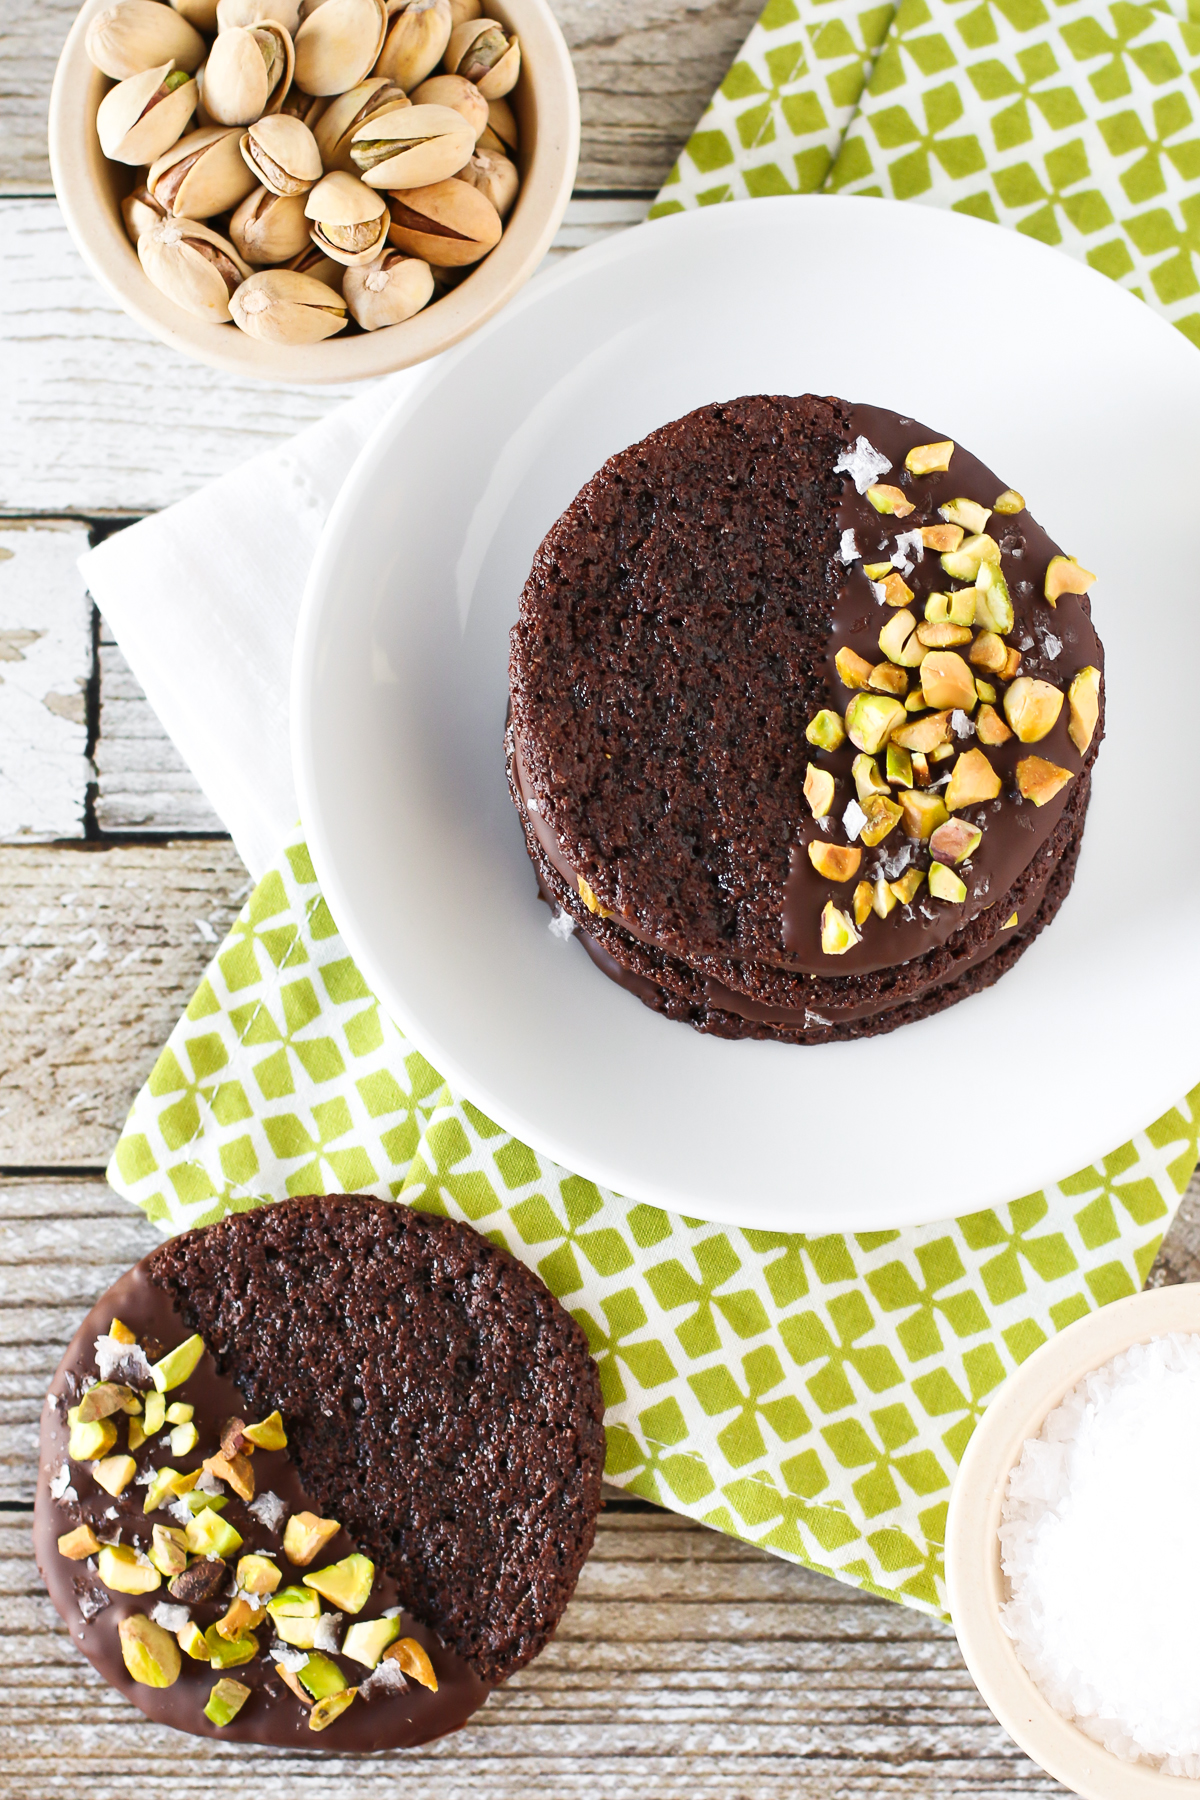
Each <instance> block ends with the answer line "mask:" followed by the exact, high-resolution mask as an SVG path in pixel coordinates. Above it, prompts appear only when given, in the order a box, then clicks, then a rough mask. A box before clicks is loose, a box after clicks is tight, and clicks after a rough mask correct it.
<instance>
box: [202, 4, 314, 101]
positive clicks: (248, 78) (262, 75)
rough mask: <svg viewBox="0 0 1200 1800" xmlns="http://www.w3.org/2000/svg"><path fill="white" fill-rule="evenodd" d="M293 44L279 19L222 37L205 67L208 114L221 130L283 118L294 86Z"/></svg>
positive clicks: (234, 28)
mask: <svg viewBox="0 0 1200 1800" xmlns="http://www.w3.org/2000/svg"><path fill="white" fill-rule="evenodd" d="M293 61H294V51H293V49H292V40H291V38H290V37H289V36H288V34H287V32H286V31H285V30H284V29H283V26H282V25H277V24H276V23H275V21H274V20H273V19H271V20H268V21H267V23H266V24H264V25H234V26H231V27H230V29H229V30H228V31H222V32H219V33H218V35H217V38H216V42H215V43H214V44H213V47H212V49H211V50H210V51H209V53H208V61H207V62H206V63H205V65H204V74H203V77H202V83H201V85H202V86H203V89H204V109H205V111H206V112H207V113H208V115H209V117H210V118H211V119H212V120H213V121H214V122H215V123H216V124H218V125H252V124H253V123H254V121H255V120H256V119H261V118H262V116H263V114H264V113H265V112H278V111H279V108H280V107H281V106H282V105H283V97H284V95H285V94H286V93H287V91H288V88H289V87H290V86H291V85H292V66H293Z"/></svg>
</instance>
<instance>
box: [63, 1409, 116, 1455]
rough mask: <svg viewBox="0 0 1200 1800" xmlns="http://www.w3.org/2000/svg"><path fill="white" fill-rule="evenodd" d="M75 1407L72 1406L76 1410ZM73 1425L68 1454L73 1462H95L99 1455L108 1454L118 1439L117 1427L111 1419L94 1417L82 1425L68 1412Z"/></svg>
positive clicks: (68, 1440)
mask: <svg viewBox="0 0 1200 1800" xmlns="http://www.w3.org/2000/svg"><path fill="white" fill-rule="evenodd" d="M74 1410H75V1408H74V1407H72V1408H71V1412H74ZM67 1418H68V1421H69V1422H70V1426H71V1434H70V1436H69V1437H68V1439H67V1455H68V1456H69V1457H70V1459H71V1461H72V1462H95V1461H96V1459H97V1457H100V1456H107V1455H108V1452H109V1451H110V1450H111V1449H112V1447H113V1445H114V1444H115V1443H116V1441H117V1428H116V1426H115V1425H114V1424H113V1422H112V1420H111V1419H93V1420H92V1422H91V1424H90V1425H80V1424H79V1423H77V1422H76V1421H75V1420H73V1419H72V1418H71V1413H68V1414H67Z"/></svg>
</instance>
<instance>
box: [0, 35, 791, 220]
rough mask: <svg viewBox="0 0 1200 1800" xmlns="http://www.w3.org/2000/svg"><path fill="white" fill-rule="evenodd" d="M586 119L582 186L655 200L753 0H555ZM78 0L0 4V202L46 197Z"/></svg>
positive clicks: (730, 52) (720, 76) (717, 79)
mask: <svg viewBox="0 0 1200 1800" xmlns="http://www.w3.org/2000/svg"><path fill="white" fill-rule="evenodd" d="M551 4H552V6H553V8H554V11H555V13H556V14H557V16H558V19H559V22H560V24H561V25H562V28H563V31H564V33H565V35H566V39H567V42H568V44H569V45H570V47H571V52H572V56H573V59H574V63H575V72H576V76H577V79H578V82H579V95H580V105H581V109H582V113H583V142H582V147H581V155H580V165H579V190H580V191H581V192H582V191H586V190H587V189H589V188H627V189H629V188H631V189H635V190H637V189H641V190H645V191H649V192H653V191H654V190H655V189H656V188H658V187H659V186H660V185H661V183H662V181H663V179H664V177H665V176H666V174H667V172H668V170H669V169H670V167H671V164H672V163H673V162H674V160H675V157H676V156H677V154H678V152H679V149H680V146H681V145H682V144H683V143H684V141H685V140H686V138H687V137H688V134H689V133H690V131H691V129H692V127H693V125H694V124H695V122H696V120H697V119H698V118H699V117H700V114H701V113H702V112H703V110H704V108H705V106H706V105H707V103H708V99H709V96H710V95H711V93H712V91H713V89H714V88H715V87H716V86H717V84H718V82H720V81H721V80H722V79H723V77H724V75H725V73H726V71H727V70H728V68H729V65H730V63H731V62H732V60H733V57H734V55H735V54H736V52H737V50H738V48H739V47H740V45H741V43H742V40H743V39H744V38H745V36H746V33H747V31H748V30H749V29H750V26H751V25H752V24H753V23H754V20H755V18H756V16H757V14H758V12H759V10H760V7H759V0H691V3H690V4H686V5H685V4H682V3H681V0H659V3H658V4H653V3H651V4H644V5H632V4H630V3H629V0H551ZM75 11H76V6H75V0H2V4H0V63H2V64H3V66H4V68H5V82H4V92H3V112H4V131H3V133H2V134H0V194H48V193H49V192H50V191H51V186H50V165H49V161H48V159H47V155H46V107H47V104H48V101H49V97H50V83H51V81H52V80H53V77H54V65H55V63H56V62H57V60H58V53H59V51H60V49H61V48H62V44H63V40H64V39H65V37H66V35H67V31H68V28H69V26H70V23H71V20H72V18H73V17H74V15H75Z"/></svg>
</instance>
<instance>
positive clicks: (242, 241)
mask: <svg viewBox="0 0 1200 1800" xmlns="http://www.w3.org/2000/svg"><path fill="white" fill-rule="evenodd" d="M486 3H487V7H488V13H487V14H485V11H484V3H483V0H87V4H85V6H84V7H83V9H82V10H81V12H80V13H79V15H78V17H77V18H76V20H75V23H74V25H73V26H72V28H71V32H70V35H69V36H68V38H67V41H66V44H65V46H64V48H63V52H62V55H61V57H60V59H59V64H58V69H57V72H56V74H55V78H54V89H53V93H52V95H51V101H50V162H51V168H52V171H53V175H54V186H55V191H56V193H57V195H58V199H59V203H60V205H61V207H62V211H63V215H64V217H65V219H66V223H67V227H68V229H69V231H70V233H71V236H72V238H73V239H74V241H75V244H76V247H77V248H78V249H79V251H80V253H81V254H82V256H83V258H84V260H85V261H86V262H87V264H88V265H89V267H90V268H91V270H92V272H93V274H95V275H96V276H97V277H98V278H99V279H100V281H102V282H103V283H104V285H105V286H106V287H107V288H108V289H109V290H110V291H111V292H112V293H113V295H114V296H115V297H116V299H117V300H118V301H119V302H120V304H121V305H122V306H123V307H124V309H125V311H126V312H127V313H129V314H131V316H132V317H134V318H135V319H137V320H139V321H140V322H141V324H143V325H144V326H145V327H146V328H147V329H148V330H149V331H151V332H152V333H153V334H154V336H155V337H157V338H160V339H161V340H162V341H163V342H164V343H166V344H169V345H171V346H172V347H173V348H175V349H178V350H181V351H183V352H184V353H185V354H186V355H188V356H191V357H194V358H196V359H197V360H198V361H200V362H205V363H210V364H212V365H214V366H215V367H218V368H224V369H231V370H235V371H237V372H238V373H242V374H250V375H255V376H258V377H260V378H262V379H264V380H271V381H293V382H331V381H339V382H341V381H354V380H358V379H361V378H363V377H367V376H373V375H381V374H384V373H387V372H388V371H390V370H393V369H402V368H407V367H409V366H410V365H411V364H413V363H418V362H423V361H425V360H426V359H427V358H428V357H431V356H435V355H436V354H437V353H438V352H439V351H441V350H445V349H448V348H449V346H450V345H451V344H455V343H457V342H458V341H459V340H460V339H461V338H464V337H466V336H467V335H468V334H469V333H470V332H472V331H474V330H476V329H477V328H478V327H479V326H480V325H482V324H483V322H484V320H485V319H488V318H490V317H491V315H492V314H493V313H495V312H496V311H497V310H498V309H499V308H500V307H501V306H503V305H504V304H505V302H506V301H508V300H509V299H511V297H512V296H513V294H515V293H516V291H517V289H518V288H520V287H521V285H522V284H523V283H524V282H525V281H526V280H528V278H529V276H530V275H532V274H533V272H534V270H535V269H536V268H537V266H538V264H539V263H540V262H541V260H542V257H543V256H544V255H545V252H546V250H547V249H548V247H549V245H550V241H551V239H552V238H553V236H554V233H555V231H556V230H557V229H558V226H559V224H560V222H561V219H562V215H563V212H564V210H565V208H566V204H567V201H568V199H569V198H570V193H571V186H572V183H573V181H574V178H575V167H576V163H577V160H578V151H579V99H578V93H577V91H576V86H575V77H574V72H573V70H572V66H571V59H570V55H569V53H568V51H567V47H566V44H565V43H564V41H563V37H562V33H561V32H560V30H559V28H558V25H557V23H556V22H555V20H554V17H553V15H552V13H551V12H550V9H549V6H548V5H547V4H546V0H500V4H498V5H495V6H493V5H492V4H491V0H486Z"/></svg>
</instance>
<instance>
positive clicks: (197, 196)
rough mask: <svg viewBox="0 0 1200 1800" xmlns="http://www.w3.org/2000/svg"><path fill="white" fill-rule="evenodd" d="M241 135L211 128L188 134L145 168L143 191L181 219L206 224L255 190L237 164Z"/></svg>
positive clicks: (242, 165)
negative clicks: (202, 221) (196, 220)
mask: <svg viewBox="0 0 1200 1800" xmlns="http://www.w3.org/2000/svg"><path fill="white" fill-rule="evenodd" d="M240 137H241V133H240V132H239V131H238V130H237V129H236V128H235V129H233V130H228V129H226V127H225V126H223V125H210V126H209V127H208V128H207V129H206V130H204V131H190V132H189V133H188V135H187V136H186V137H182V138H180V140H179V142H178V143H177V144H172V146H171V148H170V149H169V150H168V151H167V152H166V153H165V155H163V156H160V157H159V158H158V160H157V162H153V163H151V165H150V172H149V174H148V175H147V176H146V186H147V187H148V188H149V190H150V192H151V193H152V194H153V196H154V198H155V199H156V200H157V201H158V202H159V204H160V205H161V206H164V207H165V208H166V210H167V211H168V212H169V213H173V214H174V215H175V217H176V218H180V219H211V218H214V217H215V216H216V214H217V213H223V212H229V211H230V210H231V209H232V208H233V207H235V206H239V205H240V204H241V202H242V201H243V200H244V199H245V198H246V195H247V194H248V193H249V192H250V191H251V189H252V188H255V187H257V186H258V183H257V182H256V181H255V179H254V176H253V175H252V174H251V173H250V170H249V169H248V168H247V167H246V165H245V163H244V162H243V161H242V153H241V150H240V149H239V148H238V141H239V139H240Z"/></svg>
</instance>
